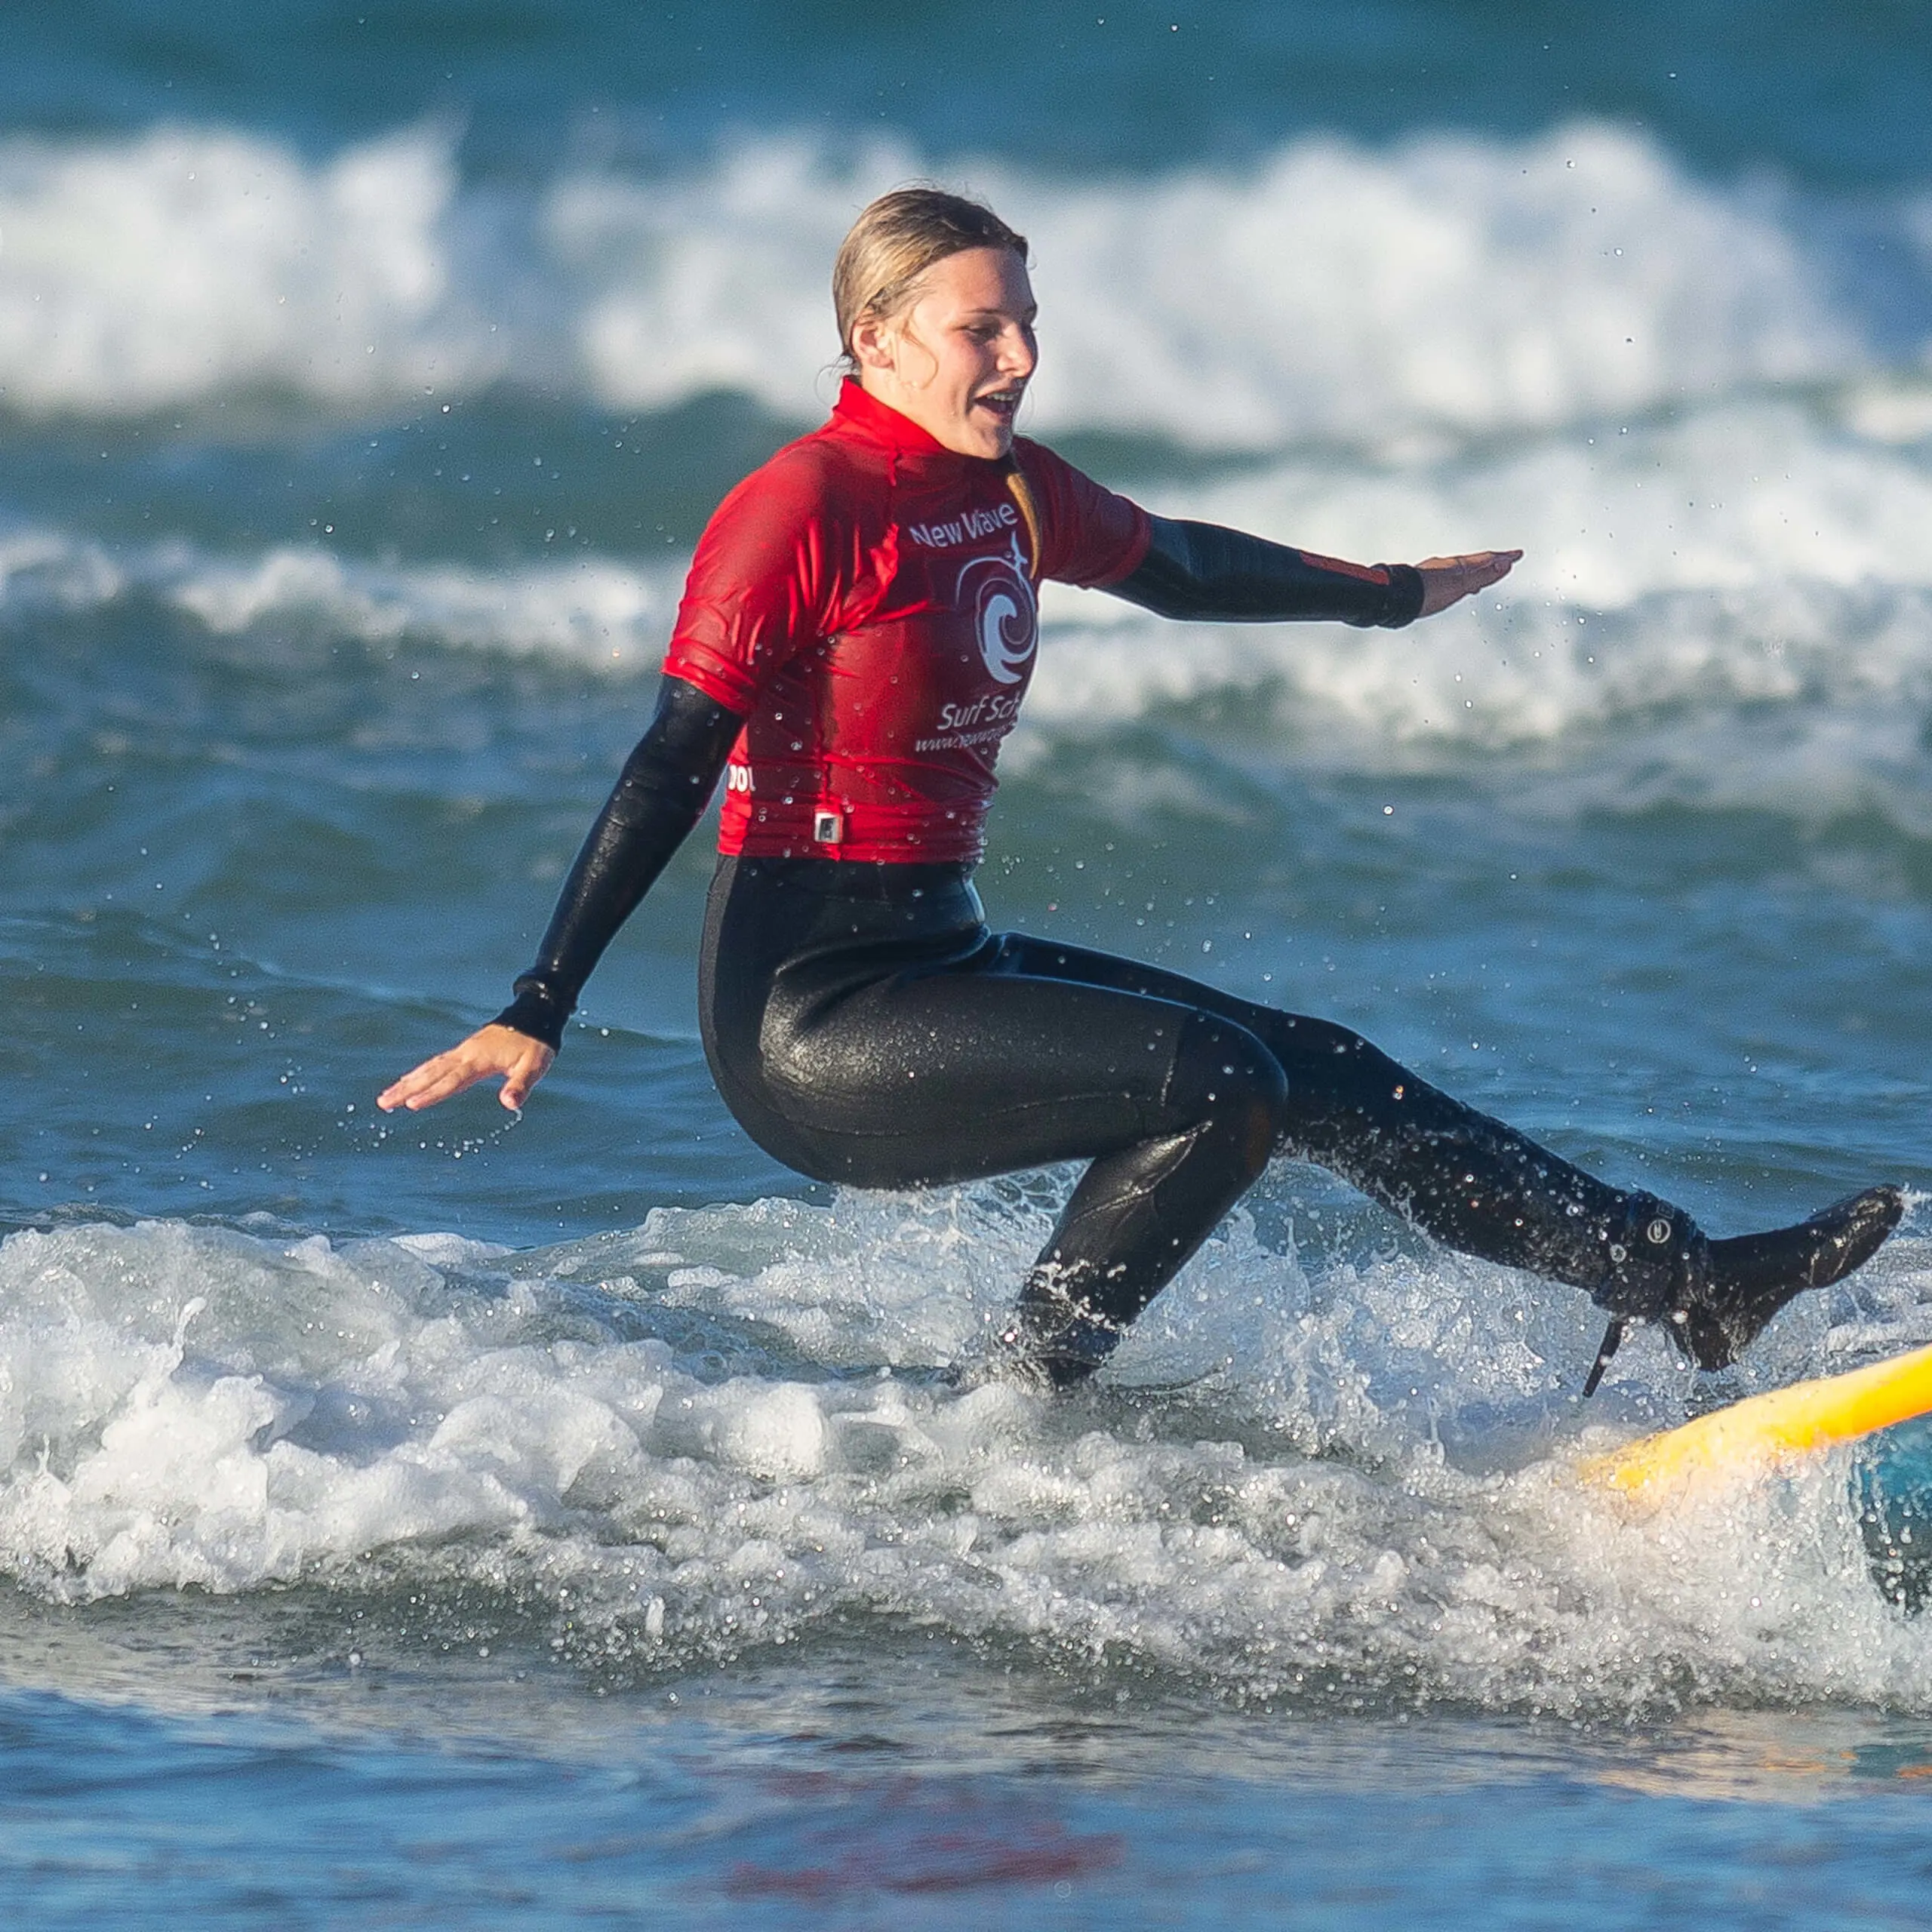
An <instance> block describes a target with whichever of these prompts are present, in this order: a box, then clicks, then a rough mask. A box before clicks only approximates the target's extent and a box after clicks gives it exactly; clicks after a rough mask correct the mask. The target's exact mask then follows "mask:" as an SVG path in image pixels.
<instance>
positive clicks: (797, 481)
mask: <svg viewBox="0 0 1932 1932" xmlns="http://www.w3.org/2000/svg"><path fill="white" fill-rule="evenodd" d="M1148 540H1149V525H1148V520H1147V515H1146V512H1145V511H1144V510H1143V509H1140V507H1139V506H1137V504H1134V503H1130V502H1128V500H1127V499H1126V498H1125V497H1118V496H1115V494H1113V492H1112V491H1109V490H1104V489H1103V488H1101V487H1100V485H1099V484H1097V483H1096V482H1094V481H1092V480H1091V478H1088V477H1085V476H1083V475H1081V473H1080V472H1079V471H1078V470H1077V469H1075V468H1074V467H1073V466H1072V464H1070V463H1066V462H1064V461H1063V460H1061V458H1060V457H1057V456H1056V455H1054V453H1053V451H1051V450H1049V449H1044V448H1041V446H1040V445H1038V443H1034V442H1029V441H1027V440H1026V438H1023V437H1022V438H1016V439H1015V441H1014V446H1013V457H1012V460H1011V461H1008V460H995V459H989V458H986V457H971V456H960V455H958V454H955V452H954V451H951V450H949V449H947V448H946V447H945V446H944V445H943V444H941V443H940V442H938V441H935V440H934V438H932V437H931V436H929V435H927V433H926V432H925V431H924V430H923V429H921V428H920V427H919V426H918V424H917V423H914V422H913V421H912V420H911V419H910V418H909V417H905V416H902V415H901V414H900V413H899V412H898V411H897V410H896V409H892V408H888V406H887V405H885V404H884V403H882V402H880V401H878V400H877V398H875V397H873V396H871V395H868V394H867V393H866V392H865V390H863V389H861V388H860V386H859V385H858V384H857V383H855V382H852V381H850V380H848V382H847V383H845V385H844V388H843V389H842V390H841V392H840V395H839V398H838V405H837V407H836V408H835V409H834V410H833V411H832V420H831V421H829V423H826V425H825V426H824V427H823V429H817V430H814V432H812V434H811V435H808V436H804V437H801V438H799V440H798V441H796V442H795V443H792V444H789V445H787V446H786V448H783V449H782V450H780V451H779V452H778V454H777V455H776V456H774V457H773V458H772V459H771V461H770V462H769V463H766V464H765V465H764V467H763V468H762V469H757V470H754V471H753V472H752V474H751V475H749V476H748V477H746V479H745V480H744V481H743V482H742V483H740V485H738V487H737V488H736V489H735V490H734V491H732V492H731V494H730V495H729V496H728V497H726V498H725V499H724V502H723V503H721V504H720V505H719V506H718V511H717V513H716V515H714V516H713V517H712V519H711V521H710V523H709V525H708V526H707V527H706V530H705V533H704V534H703V537H701V538H700V539H699V541H698V546H697V555H696V556H695V557H694V558H693V560H692V563H691V576H690V578H689V580H688V582H687V583H686V584H685V595H684V601H683V602H682V604H681V605H680V606H679V607H678V623H677V628H676V629H675V631H674V632H672V638H671V645H670V648H669V651H668V652H667V653H666V656H665V660H664V669H665V671H666V673H667V674H668V675H670V676H672V677H674V678H682V679H683V680H684V681H685V682H686V683H687V684H689V685H695V686H696V687H697V689H698V690H700V691H703V693H704V694H705V695H706V697H709V698H712V699H714V700H715V701H716V702H717V703H719V704H721V705H723V706H725V708H726V709H728V710H731V711H734V712H737V713H738V714H739V715H740V716H742V717H743V718H744V721H745V726H744V729H743V731H741V732H740V734H739V736H738V740H737V743H736V744H735V745H734V746H733V747H732V749H731V760H730V762H729V763H728V764H727V766H726V768H725V793H724V814H723V820H722V823H721V826H720V828H719V832H718V849H719V850H720V851H722V852H724V853H727V854H745V855H746V856H747V857H752V858H831V859H840V858H842V859H860V860H892V861H898V862H900V863H906V862H910V861H915V860H964V861H966V862H968V863H971V862H972V861H974V860H977V858H978V857H980V851H981V850H982V848H983V844H984V838H983V832H984V826H985V823H986V808H987V807H988V805H989V804H990V803H991V801H992V794H993V789H994V786H995V783H997V781H996V780H995V778H994V776H993V764H994V761H995V758H997V757H998V752H999V746H1000V740H1001V739H1003V738H1004V737H1005V736H1006V734H1008V732H1009V731H1011V730H1012V728H1013V726H1014V721H1015V719H1016V718H1017V716H1018V715H1019V711H1020V700H1021V699H1022V698H1023V697H1025V696H1026V686H1027V684H1028V682H1029V680H1030V679H1031V678H1032V674H1033V659H1034V653H1035V647H1036V645H1038V640H1039V611H1038V602H1037V600H1036V598H1035V586H1036V585H1037V584H1038V583H1039V581H1040V580H1041V578H1043V577H1052V578H1054V579H1055V580H1057V581H1058V582H1060V583H1073V584H1080V585H1083V586H1100V585H1105V584H1109V583H1118V582H1119V581H1120V580H1121V578H1123V577H1128V576H1131V574H1132V573H1133V572H1134V570H1135V569H1136V568H1137V567H1138V566H1139V565H1140V561H1141V559H1142V558H1143V557H1144V556H1145V555H1146V551H1147V545H1148Z"/></svg>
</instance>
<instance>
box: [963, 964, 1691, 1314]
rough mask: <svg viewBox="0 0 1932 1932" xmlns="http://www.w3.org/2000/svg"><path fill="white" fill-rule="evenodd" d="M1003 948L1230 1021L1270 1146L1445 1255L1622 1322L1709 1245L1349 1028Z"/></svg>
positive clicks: (1026, 967)
mask: <svg viewBox="0 0 1932 1932" xmlns="http://www.w3.org/2000/svg"><path fill="white" fill-rule="evenodd" d="M999 947H1000V960H999V964H998V968H997V970H998V971H1006V972H1012V973H1017V974H1030V975H1037V976H1039V977H1063V978H1066V979H1070V980H1077V981H1078V983H1081V984H1082V985H1084V986H1108V987H1112V988H1115V989H1118V990H1120V991H1123V992H1134V993H1137V994H1140V995H1143V996H1145V997H1150V998H1158V999H1165V1000H1169V1001H1174V1003H1176V1004H1186V1005H1188V1006H1190V1007H1192V1008H1195V1010H1197V1011H1203V1012H1210V1013H1214V1014H1219V1015H1220V1016H1221V1017H1223V1018H1226V1019H1228V1020H1232V1021H1233V1022H1235V1023H1236V1024H1237V1025H1238V1026H1241V1028H1242V1029H1244V1031H1246V1032H1249V1033H1251V1034H1252V1035H1254V1037H1256V1038H1258V1039H1260V1041H1262V1042H1263V1044H1265V1045H1266V1047H1267V1048H1268V1049H1269V1051H1270V1052H1271V1053H1272V1054H1273V1055H1274V1057H1275V1060H1276V1061H1277V1063H1278V1064H1279V1065H1280V1066H1281V1069H1282V1072H1283V1073H1284V1075H1286V1077H1287V1084H1288V1106H1287V1114H1286V1116H1285V1118H1284V1126H1283V1130H1282V1133H1281V1137H1280V1140H1279V1141H1278V1146H1277V1151H1278V1152H1282V1153H1286V1154H1290V1155H1294V1157H1296V1158H1299V1159H1303V1160H1307V1161H1314V1162H1315V1164H1317V1165H1318V1166H1321V1167H1324V1168H1327V1169H1328V1170H1329V1171H1331V1173H1334V1174H1338V1175H1340V1177H1341V1178H1342V1179H1343V1180H1346V1181H1347V1182H1348V1183H1349V1184H1350V1186H1354V1187H1358V1188H1359V1189H1361V1191H1362V1192H1363V1193H1364V1194H1366V1195H1368V1196H1369V1197H1370V1198H1371V1199H1372V1200H1374V1201H1379V1202H1380V1203H1381V1204H1382V1205H1383V1206H1384V1207H1387V1208H1389V1209H1390V1210H1392V1211H1393V1212H1394V1213H1395V1214H1399V1215H1401V1217H1403V1219H1404V1220H1407V1221H1409V1222H1411V1223H1413V1224H1414V1226H1417V1227H1418V1228H1420V1229H1422V1230H1423V1232H1425V1233H1426V1234H1429V1235H1431V1236H1432V1237H1433V1238H1435V1239H1436V1240H1438V1241H1441V1243H1442V1244H1443V1245H1444V1247H1453V1248H1454V1249H1456V1250H1457V1251H1459V1252H1460V1253H1462V1254H1471V1255H1475V1256H1476V1257H1478V1258H1479V1259H1481V1260H1485V1261H1495V1262H1501V1263H1505V1264H1506V1265H1507V1266H1511V1267H1516V1268H1526V1269H1531V1270H1532V1271H1534V1272H1536V1273H1537V1274H1540V1275H1548V1276H1549V1277H1550V1278H1552V1279H1553V1280H1555V1281H1564V1282H1567V1283H1569V1284H1571V1286H1573V1287H1580V1288H1584V1289H1587V1290H1588V1291H1589V1292H1590V1293H1591V1294H1593V1295H1596V1296H1598V1297H1599V1298H1601V1299H1604V1300H1605V1301H1606V1303H1608V1302H1610V1301H1611V1300H1614V1301H1615V1302H1616V1303H1617V1305H1618V1306H1620V1307H1621V1308H1622V1309H1623V1311H1624V1312H1628V1313H1631V1314H1661V1313H1663V1312H1664V1311H1665V1310H1666V1309H1667V1308H1669V1306H1672V1305H1673V1300H1674V1297H1675V1295H1676V1294H1677V1293H1678V1291H1679V1290H1680V1289H1681V1287H1683V1285H1684V1282H1685V1280H1686V1278H1687V1276H1690V1275H1694V1273H1695V1272H1696V1271H1697V1269H1698V1268H1699V1267H1700V1265H1701V1263H1702V1255H1701V1252H1700V1251H1701V1247H1702V1244H1703V1238H1702V1236H1701V1235H1699V1234H1698V1233H1697V1229H1696V1228H1695V1226H1694V1223H1692V1222H1691V1221H1690V1217H1689V1216H1687V1214H1684V1212H1683V1211H1682V1210H1681V1209H1680V1208H1675V1207H1670V1206H1669V1205H1668V1204H1666V1203H1665V1202H1663V1201H1660V1200H1658V1199H1657V1197H1656V1196H1655V1195H1652V1194H1648V1193H1645V1192H1641V1191H1640V1190H1626V1189H1618V1188H1614V1187H1611V1186H1608V1185H1607V1183H1604V1182H1602V1181H1600V1180H1597V1179H1596V1178H1595V1177H1594V1176H1593V1175H1591V1174H1586V1173H1585V1172H1584V1171H1583V1169H1582V1168H1577V1167H1575V1166H1573V1165H1572V1164H1571V1163H1570V1162H1569V1161H1565V1160H1564V1159H1563V1158H1562V1157H1561V1155H1557V1154H1555V1153H1552V1152H1551V1151H1550V1150H1549V1149H1548V1148H1546V1147H1543V1146H1539V1145H1538V1144H1537V1143H1536V1142H1535V1141H1534V1140H1531V1139H1530V1138H1529V1137H1527V1135H1525V1134H1519V1133H1518V1131H1516V1130H1515V1128H1512V1127H1509V1126H1506V1125H1505V1124H1504V1123H1503V1122H1502V1121H1499V1120H1497V1119H1495V1118H1493V1117H1491V1115H1487V1114H1484V1113H1481V1112H1478V1110H1477V1109H1475V1108H1474V1107H1471V1106H1466V1105H1465V1104H1464V1103H1463V1102H1461V1101H1460V1100H1454V1099H1453V1098H1451V1096H1449V1095H1448V1094H1445V1093H1444V1092H1443V1091H1441V1089H1440V1088H1437V1087H1433V1086H1432V1085H1430V1084H1429V1082H1428V1081H1425V1080H1421V1079H1419V1078H1417V1076H1416V1075H1414V1074H1413V1073H1411V1072H1409V1071H1408V1069H1407V1068H1405V1067H1404V1066H1401V1065H1400V1064H1398V1063H1397V1062H1396V1061H1395V1060H1392V1059H1391V1058H1390V1057H1389V1056H1388V1055H1387V1054H1385V1053H1383V1051H1381V1050H1380V1048H1377V1047H1375V1046H1373V1045H1371V1044H1370V1042H1369V1041H1367V1040H1365V1039H1364V1038H1362V1037H1361V1035H1360V1034H1358V1033H1355V1032H1351V1031H1350V1030H1349V1029H1348V1028H1347V1027H1346V1026H1337V1025H1335V1024H1334V1023H1333V1022H1331V1021H1329V1020H1311V1019H1309V1018H1307V1017H1304V1016H1303V1015H1300V1014H1292V1013H1283V1012H1279V1011H1276V1010H1275V1009H1274V1008H1269V1007H1265V1006H1261V1005H1258V1004H1256V1003H1255V1002H1254V1001H1249V1000H1244V999H1241V998H1237V997H1235V995H1232V994H1229V993H1225V992H1220V990H1219V989H1216V988H1214V987H1212V986H1204V985H1202V984H1201V983H1199V982H1198V981H1196V980H1189V979H1187V978H1185V977H1183V976H1182V975H1181V974H1176V973H1169V972H1165V971H1162V970H1161V969H1160V968H1157V967H1152V966H1145V965H1142V964H1139V963H1138V962H1137V961H1132V960H1128V959H1121V958H1115V957H1113V956H1112V955H1109V954H1106V953H1102V952H1089V951H1087V950H1086V949H1083V948H1081V947H1077V946H1060V945H1056V944H1054V943H1051V942H1048V941H1045V940H1037V939H1029V938H1027V937H1025V936H1023V935H1022V934H1008V935H1007V936H1005V937H1003V938H1002V939H1001V940H1000V942H999Z"/></svg>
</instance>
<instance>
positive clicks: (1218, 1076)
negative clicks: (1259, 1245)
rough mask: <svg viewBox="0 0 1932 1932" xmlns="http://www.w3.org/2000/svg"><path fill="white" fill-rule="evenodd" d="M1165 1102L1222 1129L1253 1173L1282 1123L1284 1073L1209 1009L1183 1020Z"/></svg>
mask: <svg viewBox="0 0 1932 1932" xmlns="http://www.w3.org/2000/svg"><path fill="white" fill-rule="evenodd" d="M1168 1102H1169V1104H1170V1106H1174V1107H1175V1108H1177V1109H1178V1110H1179V1111H1180V1112H1182V1113H1183V1114H1184V1115H1187V1116H1188V1117H1189V1119H1190V1120H1191V1121H1192V1122H1194V1123H1195V1124H1201V1125H1208V1126H1212V1127H1214V1128H1220V1129H1221V1130H1223V1131H1224V1132H1225V1133H1226V1136H1227V1137H1228V1139H1229V1142H1230V1143H1231V1144H1232V1146H1235V1148H1237V1149H1238V1150H1239V1151H1240V1155H1241V1158H1242V1159H1243V1160H1244V1161H1245V1162H1246V1164H1247V1165H1248V1166H1249V1167H1250V1168H1251V1169H1252V1170H1253V1171H1254V1172H1255V1173H1256V1174H1259V1173H1260V1171H1261V1170H1262V1169H1263V1168H1264V1167H1266V1165H1267V1164H1268V1157H1269V1153H1270V1152H1272V1149H1273V1148H1274V1146H1275V1143H1276V1141H1278V1140H1280V1139H1281V1137H1282V1135H1283V1134H1284V1133H1285V1131H1287V1124H1288V1117H1289V1106H1288V1078H1287V1074H1286V1073H1285V1072H1284V1071H1283V1069H1282V1066H1281V1062H1280V1061H1279V1060H1277V1059H1276V1058H1275V1056H1274V1054H1272V1053H1271V1052H1270V1051H1269V1050H1268V1048H1266V1046H1265V1045H1264V1044H1263V1043H1262V1042H1261V1041H1260V1040H1258V1039H1257V1038H1256V1037H1255V1036H1254V1035H1253V1034H1252V1033H1251V1032H1248V1030H1247V1028H1246V1027H1244V1026H1237V1025H1235V1023H1234V1022H1233V1021H1232V1020H1223V1019H1220V1018H1219V1017H1217V1016H1215V1015H1214V1014H1195V1015H1193V1016H1192V1018H1190V1019H1189V1021H1188V1023H1187V1026H1186V1029H1184V1031H1183V1034H1182V1036H1181V1040H1180V1046H1179V1048H1178V1050H1177V1052H1176V1054H1175V1056H1174V1078H1173V1079H1172V1081H1171V1082H1170V1084H1169V1088H1168Z"/></svg>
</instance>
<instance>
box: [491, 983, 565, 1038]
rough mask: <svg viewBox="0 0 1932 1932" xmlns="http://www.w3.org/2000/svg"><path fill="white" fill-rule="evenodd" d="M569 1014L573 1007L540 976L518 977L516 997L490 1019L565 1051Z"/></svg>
mask: <svg viewBox="0 0 1932 1932" xmlns="http://www.w3.org/2000/svg"><path fill="white" fill-rule="evenodd" d="M569 1017H571V1009H570V1008H568V1006H567V1005H565V1003H564V1002H563V1001H561V999H559V998H558V997H557V995H555V993H553V992H552V991H551V990H550V989H549V987H548V986H545V985H544V984H543V982H542V981H541V980H518V981H517V983H516V998H515V999H513V1000H512V1001H510V1003H509V1005H508V1006H506V1007H505V1008H503V1011H502V1012H500V1014H497V1017H496V1018H495V1019H494V1020H493V1021H492V1022H491V1025H493V1026H507V1027H509V1029H511V1030H512V1032H518V1033H525V1034H528V1035H529V1036H530V1038H531V1039H533V1040H541V1041H543V1044H544V1045H546V1047H548V1048H549V1049H550V1051H552V1053H553V1054H554V1053H558V1052H561V1051H562V1048H563V1044H564V1022H565V1020H568V1018H569Z"/></svg>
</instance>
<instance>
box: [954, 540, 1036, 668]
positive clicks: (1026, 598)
mask: <svg viewBox="0 0 1932 1932" xmlns="http://www.w3.org/2000/svg"><path fill="white" fill-rule="evenodd" d="M955 608H956V609H958V610H961V611H964V610H971V611H972V613H973V626H974V631H975V632H976V633H977V635H978V638H979V640H980V656H981V657H983V658H984V659H985V660H986V669H987V672H989V675H991V676H992V678H993V680H994V681H995V683H997V684H1002V685H1017V684H1018V683H1019V681H1020V679H1021V678H1023V677H1024V676H1025V675H1026V669H1027V666H1028V665H1029V663H1031V662H1032V656H1033V647H1034V646H1035V645H1036V644H1037V643H1038V641H1039V636H1040V624H1039V606H1038V604H1037V603H1036V602H1035V599H1034V596H1033V586H1032V584H1030V583H1028V582H1027V580H1026V571H1025V569H1024V568H1023V567H1022V565H1021V562H1020V545H1019V543H1018V541H1017V539H1016V540H1015V541H1014V546H1013V554H1012V555H1011V556H1010V557H975V558H973V560H972V561H971V562H970V563H968V564H967V565H964V568H962V569H961V571H960V573H959V590H958V599H957V602H956V604H955Z"/></svg>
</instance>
